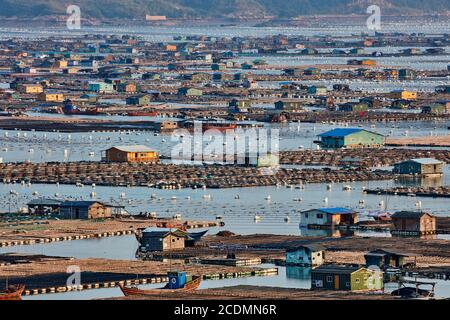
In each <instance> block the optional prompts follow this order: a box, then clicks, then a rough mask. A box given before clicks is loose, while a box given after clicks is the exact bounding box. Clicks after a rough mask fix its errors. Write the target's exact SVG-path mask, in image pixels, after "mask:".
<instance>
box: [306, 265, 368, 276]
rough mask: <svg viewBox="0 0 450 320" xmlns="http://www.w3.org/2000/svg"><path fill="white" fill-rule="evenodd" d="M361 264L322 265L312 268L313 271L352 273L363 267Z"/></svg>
mask: <svg viewBox="0 0 450 320" xmlns="http://www.w3.org/2000/svg"><path fill="white" fill-rule="evenodd" d="M363 268H364V267H361V266H346V265H335V264H329V265H321V266H319V267H317V268H314V269H312V271H311V272H313V273H331V274H351V273H353V272H355V271H357V270H359V269H363Z"/></svg>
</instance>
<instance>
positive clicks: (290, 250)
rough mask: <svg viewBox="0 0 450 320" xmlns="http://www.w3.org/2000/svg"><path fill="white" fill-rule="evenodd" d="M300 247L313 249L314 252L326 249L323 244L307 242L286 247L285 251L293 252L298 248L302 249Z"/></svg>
mask: <svg viewBox="0 0 450 320" xmlns="http://www.w3.org/2000/svg"><path fill="white" fill-rule="evenodd" d="M302 248H307V249H309V250H310V251H314V252H317V251H325V249H326V248H325V247H324V246H321V245H320V244H307V245H301V246H297V247H294V248H288V249H286V251H287V252H295V251H297V250H299V249H302Z"/></svg>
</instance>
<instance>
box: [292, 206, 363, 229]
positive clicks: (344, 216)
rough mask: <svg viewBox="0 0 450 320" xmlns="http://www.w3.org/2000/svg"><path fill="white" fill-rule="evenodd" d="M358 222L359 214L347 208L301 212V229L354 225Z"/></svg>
mask: <svg viewBox="0 0 450 320" xmlns="http://www.w3.org/2000/svg"><path fill="white" fill-rule="evenodd" d="M357 222H358V213H357V212H356V211H354V210H351V209H347V208H340V207H335V208H318V209H310V210H306V211H302V212H300V227H307V226H308V225H322V226H329V227H333V226H338V225H354V224H356V223H357Z"/></svg>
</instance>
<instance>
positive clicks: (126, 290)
mask: <svg viewBox="0 0 450 320" xmlns="http://www.w3.org/2000/svg"><path fill="white" fill-rule="evenodd" d="M173 279H176V278H170V277H169V283H168V284H166V285H165V286H164V287H162V288H158V289H148V290H141V289H139V288H137V287H125V286H124V285H122V284H119V287H120V290H122V293H123V294H124V295H125V296H126V297H129V296H154V295H159V294H165V293H174V292H190V291H194V290H197V289H198V287H199V286H200V283H201V281H202V277H201V276H192V280H190V281H188V282H186V283H185V284H184V285H182V286H181V287H177V286H176V285H174V282H173ZM175 281H176V280H175Z"/></svg>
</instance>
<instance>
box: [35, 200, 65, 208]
mask: <svg viewBox="0 0 450 320" xmlns="http://www.w3.org/2000/svg"><path fill="white" fill-rule="evenodd" d="M61 203H62V201H60V200H56V199H33V200H31V201H30V202H28V203H27V205H28V206H57V205H60V204H61Z"/></svg>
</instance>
